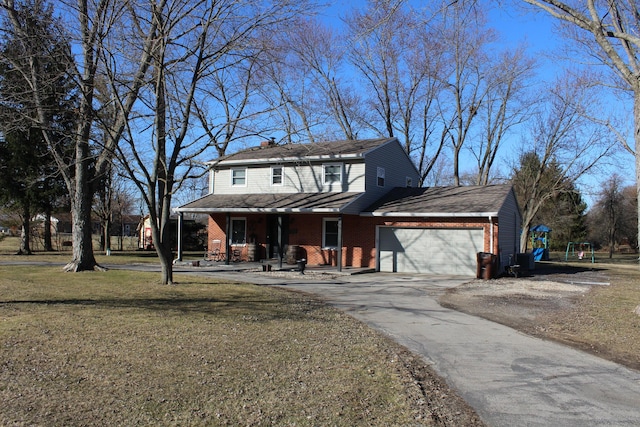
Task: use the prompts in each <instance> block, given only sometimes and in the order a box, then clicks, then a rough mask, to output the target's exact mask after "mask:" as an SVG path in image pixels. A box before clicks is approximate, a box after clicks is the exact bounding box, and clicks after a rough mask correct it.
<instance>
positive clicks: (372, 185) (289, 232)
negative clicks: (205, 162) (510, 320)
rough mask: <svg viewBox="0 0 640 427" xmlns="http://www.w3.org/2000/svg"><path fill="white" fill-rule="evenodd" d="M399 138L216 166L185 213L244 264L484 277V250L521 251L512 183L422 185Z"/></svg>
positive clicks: (303, 148) (301, 147)
mask: <svg viewBox="0 0 640 427" xmlns="http://www.w3.org/2000/svg"><path fill="white" fill-rule="evenodd" d="M419 179H420V177H419V173H418V171H417V169H416V167H415V165H414V164H413V162H412V161H411V159H410V158H409V156H408V155H407V154H406V152H405V151H404V149H403V148H402V146H401V145H400V143H399V142H398V140H397V139H395V138H386V139H368V140H359V141H336V142H326V143H315V144H287V145H275V144H273V143H263V144H262V145H261V146H260V147H255V148H251V149H248V150H243V151H240V152H238V153H235V154H231V155H228V156H224V157H221V158H219V159H217V160H216V161H213V162H211V163H210V183H209V184H210V185H209V194H208V195H206V196H204V197H202V198H200V199H198V200H195V201H193V202H191V203H188V204H186V205H184V206H181V207H179V208H177V209H176V211H177V212H179V213H199V214H208V215H209V225H208V244H209V249H210V250H213V249H215V246H216V245H220V243H221V242H222V250H223V251H224V252H226V253H227V254H229V253H236V254H240V257H241V259H245V260H246V259H248V260H254V259H256V260H257V259H271V258H279V259H280V260H282V258H283V257H284V258H285V259H287V258H288V259H289V262H292V261H295V259H299V258H305V259H306V260H307V264H309V265H321V264H324V265H336V266H337V267H338V268H339V269H340V268H342V267H343V266H344V267H370V268H376V269H377V270H379V271H389V272H419V273H437V274H464V275H475V274H476V266H477V253H478V252H490V253H493V254H496V255H498V257H499V260H500V264H501V266H502V267H504V265H506V264H507V263H508V262H509V255H511V254H515V253H516V252H517V247H518V242H519V230H520V213H519V210H518V206H517V203H516V200H515V195H514V193H513V191H512V189H511V187H510V186H508V185H496V186H487V187H442V188H415V186H416V185H417V184H418V182H419Z"/></svg>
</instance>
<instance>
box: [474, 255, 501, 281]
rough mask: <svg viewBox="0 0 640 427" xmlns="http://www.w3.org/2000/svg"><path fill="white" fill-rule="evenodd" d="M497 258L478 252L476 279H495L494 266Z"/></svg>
mask: <svg viewBox="0 0 640 427" xmlns="http://www.w3.org/2000/svg"><path fill="white" fill-rule="evenodd" d="M495 260H496V256H495V255H494V254H492V253H489V252H478V256H477V266H476V278H477V279H483V280H489V279H492V278H493V271H494V268H493V265H494V264H495Z"/></svg>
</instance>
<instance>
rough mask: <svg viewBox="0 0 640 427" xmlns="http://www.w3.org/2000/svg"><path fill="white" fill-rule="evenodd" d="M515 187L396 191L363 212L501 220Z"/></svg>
mask: <svg viewBox="0 0 640 427" xmlns="http://www.w3.org/2000/svg"><path fill="white" fill-rule="evenodd" d="M510 191H511V185H508V184H499V185H487V186H464V187H417V188H416V187H412V188H394V189H392V190H391V191H389V192H388V193H387V194H386V195H385V196H383V197H382V198H380V199H379V200H378V201H377V202H375V203H374V204H373V205H371V206H369V207H368V208H367V209H365V210H364V211H363V213H362V214H361V215H363V216H406V217H411V216H414V217H415V216H420V217H489V216H497V215H498V212H499V211H500V208H501V207H502V206H503V205H504V203H505V200H506V198H507V196H508V195H509V192H510Z"/></svg>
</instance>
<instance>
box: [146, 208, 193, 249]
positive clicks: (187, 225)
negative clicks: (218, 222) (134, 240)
mask: <svg viewBox="0 0 640 427" xmlns="http://www.w3.org/2000/svg"><path fill="white" fill-rule="evenodd" d="M137 218H139V221H138V224H137V226H136V227H134V229H135V232H136V234H137V236H138V249H144V250H152V249H155V246H154V244H153V236H152V233H151V216H150V215H145V216H143V217H142V218H140V217H139V216H137ZM167 227H168V230H169V235H168V238H169V245H170V246H171V249H172V250H178V236H177V229H178V218H177V217H175V216H173V215H172V216H171V218H169V224H168V225H167ZM182 228H183V233H182V240H183V241H182V243H183V248H184V249H185V250H189V251H201V250H202V249H203V246H204V242H203V240H204V237H203V236H202V233H203V232H204V228H205V225H204V224H202V223H201V222H198V221H196V219H188V220H184V221H182Z"/></svg>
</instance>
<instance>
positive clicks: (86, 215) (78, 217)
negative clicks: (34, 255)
mask: <svg viewBox="0 0 640 427" xmlns="http://www.w3.org/2000/svg"><path fill="white" fill-rule="evenodd" d="M88 131H89V129H88V127H87V138H86V139H84V138H83V137H82V136H79V138H83V141H80V142H77V143H76V159H77V160H76V168H75V173H76V176H75V188H74V192H73V198H72V199H71V200H72V202H71V218H72V227H71V229H72V234H71V235H72V240H73V260H72V261H71V262H70V263H69V264H67V265H66V266H65V268H64V269H65V271H71V272H77V271H85V270H104V269H103V268H101V267H100V266H99V265H98V264H97V262H96V259H95V257H94V254H93V239H92V231H93V230H92V224H91V202H92V200H93V197H92V196H93V193H92V192H91V185H90V183H89V180H90V177H91V172H90V170H89V163H90V161H91V160H90V156H89V144H88V142H86V141H88Z"/></svg>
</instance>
